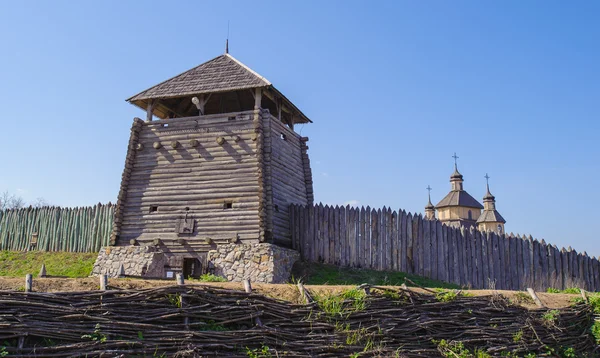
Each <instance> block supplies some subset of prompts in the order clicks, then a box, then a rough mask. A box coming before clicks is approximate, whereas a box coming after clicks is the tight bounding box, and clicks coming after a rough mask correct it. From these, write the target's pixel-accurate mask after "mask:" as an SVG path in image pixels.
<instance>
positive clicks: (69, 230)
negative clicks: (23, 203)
mask: <svg viewBox="0 0 600 358" xmlns="http://www.w3.org/2000/svg"><path fill="white" fill-rule="evenodd" d="M113 216H114V205H112V204H110V203H109V204H106V205H102V204H98V205H96V206H91V207H81V208H59V207H43V208H32V207H29V208H23V209H13V210H4V211H0V250H14V251H25V250H39V251H67V252H98V251H100V248H101V247H102V246H106V245H108V243H109V238H110V232H111V230H112V225H113Z"/></svg>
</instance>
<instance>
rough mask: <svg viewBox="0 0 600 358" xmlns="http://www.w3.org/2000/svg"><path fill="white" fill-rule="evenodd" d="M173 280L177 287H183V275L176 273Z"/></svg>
mask: <svg viewBox="0 0 600 358" xmlns="http://www.w3.org/2000/svg"><path fill="white" fill-rule="evenodd" d="M175 279H176V280H177V284H178V285H184V284H185V282H184V280H183V274H180V273H178V274H177V275H175Z"/></svg>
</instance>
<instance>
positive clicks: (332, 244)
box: [329, 205, 338, 265]
mask: <svg viewBox="0 0 600 358" xmlns="http://www.w3.org/2000/svg"><path fill="white" fill-rule="evenodd" d="M336 211H337V210H336V208H334V207H333V205H332V206H330V207H329V262H330V263H332V264H334V265H337V264H338V260H337V256H336V253H337V248H336V244H337V243H336V240H335V238H336V227H335V212H336Z"/></svg>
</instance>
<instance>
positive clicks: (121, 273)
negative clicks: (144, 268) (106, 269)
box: [119, 263, 125, 277]
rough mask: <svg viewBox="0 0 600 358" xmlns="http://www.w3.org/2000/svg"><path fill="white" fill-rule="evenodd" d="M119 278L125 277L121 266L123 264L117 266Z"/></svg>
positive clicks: (123, 268)
mask: <svg viewBox="0 0 600 358" xmlns="http://www.w3.org/2000/svg"><path fill="white" fill-rule="evenodd" d="M119 277H125V267H124V266H123V263H121V265H120V266H119Z"/></svg>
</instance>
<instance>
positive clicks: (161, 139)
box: [115, 112, 260, 254]
mask: <svg viewBox="0 0 600 358" xmlns="http://www.w3.org/2000/svg"><path fill="white" fill-rule="evenodd" d="M252 113H253V112H240V113H237V114H236V113H233V114H231V113H229V114H221V115H213V116H203V117H193V118H177V119H171V120H160V121H154V122H149V123H143V124H142V126H141V129H140V130H139V132H138V134H137V143H134V144H135V146H134V147H135V149H133V151H134V155H133V156H134V159H133V160H130V161H131V162H132V165H130V168H129V169H127V165H126V170H125V174H124V185H122V193H121V194H120V197H121V198H122V200H121V202H120V203H119V204H121V206H120V208H121V215H120V218H119V221H120V222H119V224H118V225H117V228H116V231H115V232H116V233H117V234H118V239H117V240H116V242H115V244H116V245H120V246H123V245H129V244H130V240H132V239H135V240H137V242H136V244H139V245H150V244H155V243H156V241H155V239H160V240H161V241H160V245H161V246H162V247H163V249H165V250H167V251H168V252H169V253H171V254H186V253H188V254H189V253H192V252H207V251H208V250H210V249H211V248H213V247H214V246H215V245H216V244H224V243H228V242H230V241H232V239H235V238H236V237H237V238H239V239H240V240H242V241H248V242H258V238H259V236H260V220H259V208H260V200H259V195H260V181H259V175H258V172H259V164H258V160H257V141H256V139H257V138H256V136H255V130H254V124H253V120H252V118H253V116H252ZM219 137H220V138H222V139H223V140H224V142H223V143H222V144H219V143H217V138H219ZM192 141H197V143H194V142H192ZM175 142H176V143H177V147H176V148H173V146H172V144H174V143H175ZM157 143H160V145H161V147H160V148H158V149H156V148H155V147H154V146H155V144H157ZM131 144H132V143H131V142H130V146H131ZM138 146H141V147H139V148H138ZM130 151H131V148H130ZM130 157H131V156H129V155H128V158H130ZM128 170H129V172H128ZM228 206H230V207H228ZM186 208H188V209H189V210H186ZM186 215H187V219H188V220H192V219H193V220H195V227H194V230H193V232H191V233H190V234H183V235H181V234H178V232H177V230H176V226H177V225H178V223H179V222H180V221H181V220H182V219H186ZM188 222H189V221H188ZM207 238H210V240H207ZM178 239H184V240H178Z"/></svg>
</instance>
